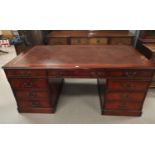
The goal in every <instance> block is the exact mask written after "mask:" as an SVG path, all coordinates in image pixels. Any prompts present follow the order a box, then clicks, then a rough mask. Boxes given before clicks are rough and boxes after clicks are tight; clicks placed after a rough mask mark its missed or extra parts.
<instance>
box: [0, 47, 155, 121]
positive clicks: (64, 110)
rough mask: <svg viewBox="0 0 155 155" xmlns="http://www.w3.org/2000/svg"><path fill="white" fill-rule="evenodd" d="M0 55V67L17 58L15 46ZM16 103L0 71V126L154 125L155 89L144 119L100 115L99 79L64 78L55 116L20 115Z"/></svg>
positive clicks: (144, 111)
mask: <svg viewBox="0 0 155 155" xmlns="http://www.w3.org/2000/svg"><path fill="white" fill-rule="evenodd" d="M4 49H5V50H7V51H8V52H9V53H8V54H2V53H0V66H3V65H4V64H6V63H7V62H8V61H10V60H11V59H12V58H14V57H15V56H16V53H15V49H14V47H13V46H12V47H8V48H4ZM16 109H17V107H16V101H15V99H14V96H13V94H12V91H11V89H10V86H9V83H8V82H7V80H6V76H5V74H4V71H3V70H2V69H0V123H51V124H52V123H93V124H102V123H103V124H104V123H119V124H124V123H134V124H135V123H137V124H139V123H155V90H153V89H150V90H149V92H148V94H147V97H146V99H145V103H144V108H143V114H142V116H141V117H125V116H123V117H122V116H121V117H120V116H105V115H100V102H99V96H98V90H97V81H96V79H65V84H64V87H63V90H62V94H61V96H60V98H59V102H58V107H57V112H56V113H55V114H30V113H29V114H26V113H23V114H20V113H18V112H17V110H16Z"/></svg>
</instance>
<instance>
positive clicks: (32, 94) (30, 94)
mask: <svg viewBox="0 0 155 155" xmlns="http://www.w3.org/2000/svg"><path fill="white" fill-rule="evenodd" d="M28 96H29V97H36V94H35V93H34V92H30V93H29V95H28Z"/></svg>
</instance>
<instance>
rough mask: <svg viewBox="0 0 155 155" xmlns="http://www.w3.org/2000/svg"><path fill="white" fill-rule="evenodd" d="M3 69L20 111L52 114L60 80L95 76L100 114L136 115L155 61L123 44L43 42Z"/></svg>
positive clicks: (58, 92)
mask: <svg viewBox="0 0 155 155" xmlns="http://www.w3.org/2000/svg"><path fill="white" fill-rule="evenodd" d="M3 68H4V70H5V73H6V76H7V78H8V81H9V83H10V85H11V88H12V91H13V93H14V96H15V98H16V101H17V106H18V111H19V112H29V113H54V112H55V110H56V104H57V99H58V96H59V94H60V90H61V86H62V83H63V78H97V79H98V87H99V95H100V99H101V111H102V114H105V115H123V116H140V115H141V113H142V107H143V102H144V99H145V97H146V93H147V90H148V87H149V84H150V82H151V80H152V76H153V73H154V70H155V64H153V63H152V62H151V61H149V60H148V59H146V58H145V57H144V56H143V55H141V54H140V53H139V52H138V51H137V50H135V49H134V48H132V47H130V46H126V45H120V46H118V45H105V46H102V45H87V46H86V45H55V46H45V45H42V46H35V47H33V48H32V49H30V50H29V51H28V52H26V53H22V54H20V55H19V56H17V57H16V58H14V59H13V60H12V61H11V62H9V63H8V64H6V65H5V66H3ZM104 78H106V84H105V83H103V79H104Z"/></svg>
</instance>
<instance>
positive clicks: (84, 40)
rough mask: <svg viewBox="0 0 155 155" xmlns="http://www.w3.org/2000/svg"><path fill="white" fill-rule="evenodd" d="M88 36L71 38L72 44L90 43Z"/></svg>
mask: <svg viewBox="0 0 155 155" xmlns="http://www.w3.org/2000/svg"><path fill="white" fill-rule="evenodd" d="M88 44H89V39H88V38H71V45H88Z"/></svg>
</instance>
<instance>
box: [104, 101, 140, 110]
mask: <svg viewBox="0 0 155 155" xmlns="http://www.w3.org/2000/svg"><path fill="white" fill-rule="evenodd" d="M103 106H104V109H105V110H141V108H142V103H141V102H134V101H133V102H121V101H112V102H111V101H109V102H105V103H104V105H103Z"/></svg>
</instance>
